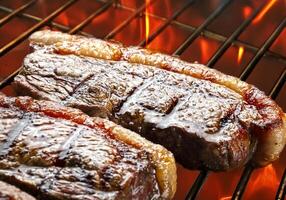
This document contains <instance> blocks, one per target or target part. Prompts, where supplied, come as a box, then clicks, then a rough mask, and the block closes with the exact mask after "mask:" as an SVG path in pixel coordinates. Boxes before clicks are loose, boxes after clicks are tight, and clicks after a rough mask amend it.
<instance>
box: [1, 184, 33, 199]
mask: <svg viewBox="0 0 286 200" xmlns="http://www.w3.org/2000/svg"><path fill="white" fill-rule="evenodd" d="M0 199H1V200H35V198H34V197H32V196H30V195H28V194H27V193H25V192H23V191H21V190H20V189H18V188H16V187H14V186H12V185H9V184H7V183H4V182H2V181H0Z"/></svg>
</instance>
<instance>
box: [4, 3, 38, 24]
mask: <svg viewBox="0 0 286 200" xmlns="http://www.w3.org/2000/svg"><path fill="white" fill-rule="evenodd" d="M35 2H36V0H32V1H29V2H28V3H26V4H24V5H23V6H21V7H19V8H17V9H16V10H14V11H13V12H11V13H10V14H8V15H6V16H5V17H3V18H2V19H0V26H3V25H4V24H6V23H7V22H8V21H9V20H10V19H12V18H13V17H14V16H15V15H17V14H19V13H20V12H22V11H23V10H25V9H26V8H28V7H29V6H31V5H33V4H34V3H35Z"/></svg>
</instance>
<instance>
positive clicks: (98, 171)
mask: <svg viewBox="0 0 286 200" xmlns="http://www.w3.org/2000/svg"><path fill="white" fill-rule="evenodd" d="M49 104H51V103H48V102H41V101H35V102H34V101H33V100H32V99H30V98H7V97H4V96H0V157H1V161H0V179H1V180H4V181H6V182H9V183H11V184H13V185H16V186H18V187H21V188H22V189H23V190H26V191H29V192H30V193H32V194H33V195H35V196H36V197H37V198H40V199H42V198H44V199H146V198H147V199H152V198H155V199H157V198H158V199H160V198H162V199H169V198H170V197H171V196H172V195H173V194H171V193H172V191H171V190H172V188H169V191H164V190H166V188H164V187H162V182H164V180H163V181H162V180H160V177H158V176H157V175H156V173H158V166H156V163H154V161H152V154H151V153H150V152H147V151H146V150H144V149H143V148H140V146H139V145H138V146H136V145H131V144H130V143H128V142H124V141H121V140H118V139H116V138H117V136H116V135H115V134H114V133H113V132H112V131H111V130H108V129H106V128H104V125H103V124H102V125H100V124H97V123H95V122H93V120H92V119H91V118H88V117H87V116H85V115H84V114H83V113H81V112H79V111H77V110H74V109H71V110H69V109H65V108H64V107H61V106H57V105H56V104H54V105H53V104H51V106H50V107H49V106H47V105H49ZM123 131H124V130H123ZM134 141H135V139H134ZM150 146H151V147H152V145H150ZM153 146H155V145H153ZM157 148H158V147H157ZM160 148H161V147H159V148H158V149H160ZM170 159H171V160H172V157H170ZM161 164H162V165H164V163H161ZM172 164H173V165H174V162H173V163H172ZM167 168H168V167H167ZM171 173H174V172H173V171H172V172H171ZM174 176H175V175H174ZM172 183H174V182H172ZM0 186H1V185H0ZM174 187H175V186H174ZM163 192H165V194H163ZM166 192H167V193H166ZM173 192H174V191H173ZM0 194H1V192H0Z"/></svg>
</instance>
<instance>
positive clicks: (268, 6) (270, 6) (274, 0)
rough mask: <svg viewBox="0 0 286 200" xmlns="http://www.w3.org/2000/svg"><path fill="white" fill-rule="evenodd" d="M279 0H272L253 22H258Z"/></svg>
mask: <svg viewBox="0 0 286 200" xmlns="http://www.w3.org/2000/svg"><path fill="white" fill-rule="evenodd" d="M276 2H277V0H270V2H269V3H268V4H267V5H266V6H265V7H264V8H263V9H262V11H261V12H260V13H259V14H258V15H257V17H256V18H255V19H254V20H253V22H252V23H253V24H256V23H258V22H259V21H261V19H262V18H263V17H264V15H265V14H266V13H267V12H268V11H269V10H270V9H271V8H272V6H274V4H275V3H276Z"/></svg>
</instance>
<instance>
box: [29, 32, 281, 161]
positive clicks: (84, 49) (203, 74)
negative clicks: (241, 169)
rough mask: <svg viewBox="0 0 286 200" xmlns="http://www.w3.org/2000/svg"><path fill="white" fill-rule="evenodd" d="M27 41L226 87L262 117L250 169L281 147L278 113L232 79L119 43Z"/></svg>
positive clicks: (53, 35) (65, 37)
mask: <svg viewBox="0 0 286 200" xmlns="http://www.w3.org/2000/svg"><path fill="white" fill-rule="evenodd" d="M30 41H31V42H32V43H37V44H44V45H53V46H54V48H55V50H56V51H57V52H58V53H61V54H76V55H81V56H89V57H95V58H101V59H107V60H126V61H128V62H131V63H140V64H145V65H150V66H154V67H157V68H161V69H165V70H169V71H173V72H176V73H181V74H186V75H190V76H192V77H196V78H200V79H204V80H209V81H211V82H214V83H217V84H220V85H223V86H225V87H228V88H230V89H232V90H233V91H235V92H237V93H238V94H240V95H241V96H242V97H244V100H245V101H246V102H247V103H248V104H250V105H254V106H255V107H256V108H257V110H258V111H259V113H260V114H261V115H262V116H263V120H262V121H260V122H259V123H257V124H256V125H255V127H253V130H251V131H250V134H252V135H254V136H255V137H257V140H258V149H257V151H256V152H255V153H254V156H253V163H254V165H256V166H264V165H266V164H268V163H270V162H271V161H273V160H275V159H277V158H278V157H279V154H280V153H281V152H282V150H283V148H284V146H285V141H286V131H285V130H286V120H285V117H284V116H285V114H284V113H283V111H282V109H281V108H280V107H279V106H278V105H277V104H276V103H275V102H274V101H273V100H271V99H270V98H269V97H268V96H266V95H265V94H264V93H263V92H261V91H260V90H259V89H257V88H256V87H255V86H253V85H250V84H248V83H246V82H243V81H241V80H239V79H238V78H236V77H233V76H229V75H226V74H223V73H221V72H219V71H217V70H215V69H210V68H208V67H206V66H204V65H201V64H194V63H192V64H191V63H188V62H185V61H182V60H180V59H179V58H175V57H172V56H169V55H164V54H161V53H157V52H152V51H150V50H146V49H143V48H139V47H125V46H123V45H121V44H119V43H112V42H107V41H103V40H100V39H96V38H85V37H82V36H76V35H69V34H65V33H61V32H55V31H49V30H44V31H38V32H36V33H34V34H33V35H31V37H30Z"/></svg>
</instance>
